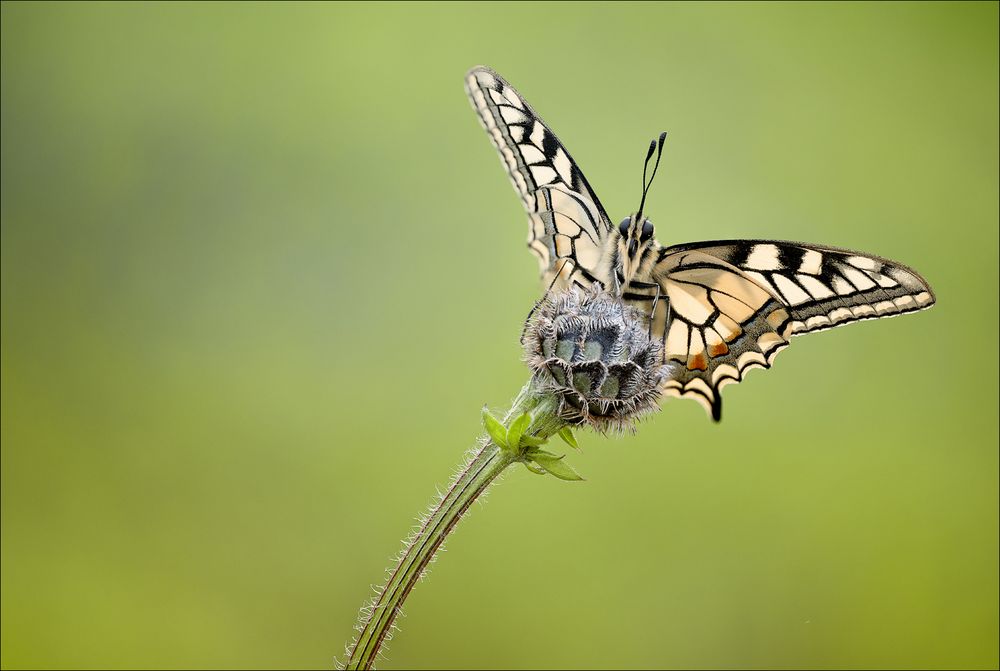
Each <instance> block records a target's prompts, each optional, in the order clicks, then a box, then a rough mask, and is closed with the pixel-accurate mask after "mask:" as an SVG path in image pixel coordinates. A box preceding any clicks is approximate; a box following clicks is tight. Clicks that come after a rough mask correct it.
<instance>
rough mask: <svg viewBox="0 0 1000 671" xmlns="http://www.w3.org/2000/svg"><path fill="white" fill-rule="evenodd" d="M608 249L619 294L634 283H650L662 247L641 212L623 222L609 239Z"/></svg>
mask: <svg viewBox="0 0 1000 671" xmlns="http://www.w3.org/2000/svg"><path fill="white" fill-rule="evenodd" d="M607 247H608V249H607V251H606V254H607V260H608V263H609V267H610V268H611V271H612V272H611V273H610V274H611V286H612V287H614V288H616V289H617V292H618V293H619V294H622V293H625V292H626V291H627V290H628V288H629V285H630V284H633V283H640V284H643V283H648V282H649V281H650V279H651V270H652V266H653V265H654V264H655V263H656V258H657V255H658V254H657V252H658V250H659V247H660V245H659V244H658V243H657V242H656V240H655V239H654V238H653V223H652V222H651V221H650V220H649V218H648V217H643V216H642V215H641V214H638V213H637V214H632V215H631V216H628V217H626V218H625V219H623V220H622V222H621V224H619V225H618V228H617V229H616V230H615V231H614V232H613V233H612V234H611V235H610V236H608V241H607Z"/></svg>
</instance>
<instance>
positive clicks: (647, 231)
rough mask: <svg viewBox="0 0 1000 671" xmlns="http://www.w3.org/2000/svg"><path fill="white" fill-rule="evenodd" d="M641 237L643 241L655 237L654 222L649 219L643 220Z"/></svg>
mask: <svg viewBox="0 0 1000 671" xmlns="http://www.w3.org/2000/svg"><path fill="white" fill-rule="evenodd" d="M639 237H640V238H642V241H643V242H645V241H646V240H649V239H650V238H651V237H653V222H651V221H650V220H649V219H647V220H646V221H644V222H642V233H641V234H640V236H639Z"/></svg>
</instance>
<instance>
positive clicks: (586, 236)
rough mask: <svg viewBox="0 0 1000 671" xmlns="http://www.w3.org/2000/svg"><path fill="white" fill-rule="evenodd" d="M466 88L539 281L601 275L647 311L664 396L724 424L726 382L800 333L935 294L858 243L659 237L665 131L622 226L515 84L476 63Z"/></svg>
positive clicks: (589, 282) (763, 362)
mask: <svg viewBox="0 0 1000 671" xmlns="http://www.w3.org/2000/svg"><path fill="white" fill-rule="evenodd" d="M465 88H466V93H467V94H468V96H469V99H470V100H471V102H472V106H473V108H474V109H475V110H476V112H477V113H478V115H479V119H480V121H481V122H482V125H483V127H484V128H485V129H486V132H487V134H488V135H489V136H490V139H491V140H492V141H493V145H494V146H495V147H496V149H497V152H498V153H499V154H500V160H501V162H502V163H503V165H504V167H505V168H506V170H507V174H508V176H509V177H510V180H511V182H512V183H513V185H514V190H515V191H516V192H517V194H518V196H520V198H521V202H522V204H523V205H524V208H525V210H526V211H527V214H528V248H529V249H530V250H531V251H532V252H533V253H534V254H535V255H536V256H537V257H538V262H539V265H540V268H541V273H542V278H543V281H544V282H545V283H547V284H548V286H549V288H550V289H555V290H560V289H566V288H569V287H571V286H578V287H583V288H589V287H592V286H593V285H595V284H600V285H601V287H603V288H604V289H606V290H608V291H611V292H612V293H614V294H616V295H617V296H618V297H620V298H621V300H623V301H625V302H626V303H628V304H630V305H632V306H634V307H636V308H638V309H639V311H640V312H641V313H642V314H644V315H645V316H646V319H647V320H648V325H649V330H650V333H651V334H653V335H654V336H655V337H657V338H659V339H660V341H661V343H662V345H663V352H664V357H665V359H667V360H669V361H670V362H674V363H675V365H674V366H673V373H672V374H671V375H670V376H669V378H668V379H667V380H666V381H665V382H664V383H663V388H662V391H663V392H664V393H665V394H668V395H671V396H676V397H681V398H691V399H693V400H695V401H698V402H699V403H700V404H701V405H702V406H703V407H704V408H705V409H706V410H707V411H708V413H709V414H710V415H711V416H712V418H713V419H714V420H716V421H719V419H720V418H721V414H722V397H721V393H720V392H721V390H722V388H723V387H724V386H726V385H727V384H732V383H736V382H740V381H741V380H743V377H744V376H745V375H746V373H747V371H748V370H750V369H753V368H770V367H771V363H772V362H773V361H774V358H775V356H776V355H777V354H778V352H780V351H781V350H782V349H784V348H785V347H786V346H787V345H788V342H789V339H790V338H791V337H792V336H793V335H801V334H804V333H811V332H813V331H822V330H824V329H828V328H832V327H834V326H840V325H842V324H848V323H851V322H855V321H859V320H862V319H877V318H880V317H892V316H895V315H899V314H903V313H906V312H914V311H916V310H923V309H926V308H928V307H930V306H931V305H933V304H934V302H935V298H934V292H933V290H932V289H931V288H930V286H929V285H928V284H927V282H926V281H925V280H924V279H923V278H922V277H921V276H920V275H919V274H918V273H917V272H916V271H914V270H912V269H910V268H908V267H906V266H904V265H902V264H900V263H897V262H895V261H890V260H889V259H884V258H882V257H879V256H874V255H872V254H865V253H862V252H855V251H851V250H848V249H839V248H836V247H827V246H822V245H812V244H804V243H800V242H786V241H780V240H717V241H712V242H694V243H687V244H681V245H673V246H670V247H664V246H662V245H661V244H660V243H659V242H657V240H656V238H655V237H654V227H653V223H652V222H651V221H650V219H649V218H648V217H646V216H644V214H643V207H644V205H645V201H646V193H647V192H648V190H649V186H650V184H651V183H652V180H653V177H655V175H656V169H657V168H658V167H659V162H660V156H661V155H662V152H663V142H664V139H665V137H666V133H662V134H660V136H659V138H658V140H654V141H653V142H651V143H650V146H649V150H648V152H647V154H646V164H645V167H644V168H643V192H642V200H641V202H640V205H639V208H638V210H636V212H634V213H632V214H631V215H629V216H627V217H625V218H624V219H622V221H621V222H620V223H619V224H618V225H614V224H613V223H612V221H611V219H610V217H608V213H607V211H606V210H605V209H604V206H603V205H601V201H600V200H599V199H598V197H597V194H596V193H595V192H594V189H593V188H592V187H591V186H590V183H589V182H588V181H587V178H586V177H584V175H583V172H581V170H580V167H579V166H578V165H577V164H576V162H575V161H574V160H573V157H572V156H570V153H569V152H568V151H567V150H566V148H565V147H564V146H563V144H562V143H561V142H560V141H559V139H558V138H557V137H556V135H555V133H553V132H552V130H551V129H550V128H549V127H548V126H547V125H546V124H545V122H543V121H542V119H541V118H540V117H539V116H538V114H536V113H535V111H534V110H533V109H532V108H531V106H530V105H528V103H527V102H526V101H525V100H524V98H522V97H521V96H520V94H518V92H517V91H516V90H514V88H513V87H512V86H511V85H510V84H508V83H507V82H506V81H505V80H504V79H503V78H502V77H501V76H500V75H499V74H497V73H496V72H495V71H493V70H491V69H490V68H487V67H483V66H480V67H476V68H473V69H472V70H470V71H469V73H468V74H467V75H466V80H465ZM654 150H656V151H657V156H656V163H655V164H654V167H653V173H652V176H651V177H650V179H649V181H648V182H647V180H646V168H647V167H648V166H649V162H650V160H651V158H652V155H653V152H654Z"/></svg>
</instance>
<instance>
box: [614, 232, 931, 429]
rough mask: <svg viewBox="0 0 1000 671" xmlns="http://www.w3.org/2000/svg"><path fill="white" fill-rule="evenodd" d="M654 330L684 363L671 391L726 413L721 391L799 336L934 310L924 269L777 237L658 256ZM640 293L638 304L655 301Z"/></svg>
mask: <svg viewBox="0 0 1000 671" xmlns="http://www.w3.org/2000/svg"><path fill="white" fill-rule="evenodd" d="M651 274H652V278H651V279H652V282H653V283H655V285H656V286H658V287H659V289H658V292H659V294H660V295H661V296H662V297H663V298H665V299H666V300H661V301H658V302H657V303H658V304H657V308H656V314H655V315H654V318H653V331H654V332H655V333H657V334H658V335H659V336H660V337H661V338H662V341H663V345H664V353H665V357H666V358H667V359H668V360H669V361H673V362H675V363H676V366H675V369H674V373H673V374H672V375H671V378H670V379H669V380H668V381H666V383H665V385H664V391H665V393H668V394H670V395H673V396H679V397H682V398H692V399H694V400H696V401H698V402H699V403H701V404H702V405H703V406H704V407H705V408H706V410H708V412H709V413H711V415H712V417H713V418H714V419H716V420H718V419H719V418H720V416H721V411H722V401H721V396H720V390H721V389H722V388H723V387H724V386H725V385H727V384H732V383H734V382H740V381H741V380H742V379H743V377H744V375H745V374H746V372H747V371H748V370H750V369H752V368H770V366H771V363H772V362H773V361H774V357H775V356H776V355H777V353H778V352H780V351H781V350H782V349H783V348H784V347H785V346H787V345H788V341H789V339H790V338H791V337H792V336H793V335H802V334H805V333H811V332H813V331H821V330H824V329H829V328H833V327H835V326H841V325H843V324H849V323H851V322H855V321H859V320H863V319H878V318H880V317H892V316H895V315H899V314H904V313H907V312H914V311H916V310H922V309H925V308H928V307H930V306H931V305H933V304H934V300H935V298H934V292H933V291H932V290H931V288H930V286H929V285H928V284H927V282H926V280H924V279H923V278H922V277H921V276H920V275H919V274H918V273H917V272H916V271H914V270H912V269H910V268H907V267H906V266H904V265H902V264H900V263H896V262H895V261H890V260H888V259H884V258H881V257H878V256H872V255H870V254H864V253H861V252H855V251H851V250H847V249H838V248H834V247H822V246H817V245H808V244H803V243H798V242H783V241H773V240H724V241H717V242H702V243H693V244H685V245H676V246H674V247H668V248H665V249H662V250H660V252H659V259H658V262H657V263H656V265H655V266H654V267H653V269H652V272H651ZM650 294H651V292H650V291H649V290H646V291H645V292H642V295H640V294H637V293H632V294H630V295H629V296H628V298H629V299H630V300H631V301H633V302H645V304H646V305H649V303H650V302H651V301H652V298H651V296H650Z"/></svg>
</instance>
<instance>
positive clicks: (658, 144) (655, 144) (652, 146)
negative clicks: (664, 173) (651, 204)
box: [635, 131, 667, 223]
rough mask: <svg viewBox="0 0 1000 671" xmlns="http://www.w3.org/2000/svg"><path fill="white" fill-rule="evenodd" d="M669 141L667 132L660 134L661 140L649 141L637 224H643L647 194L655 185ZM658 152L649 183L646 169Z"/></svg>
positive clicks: (643, 167)
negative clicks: (666, 143) (664, 148)
mask: <svg viewBox="0 0 1000 671" xmlns="http://www.w3.org/2000/svg"><path fill="white" fill-rule="evenodd" d="M666 139H667V133H666V131H664V132H662V133H660V138H659V140H650V141H649V151H647V152H646V162H645V163H644V164H643V166H642V200H641V201H640V202H639V211H638V212H636V215H635V218H636V222H637V223H641V222H642V210H643V208H644V207H645V206H646V194H647V193H648V192H649V187H650V186H652V184H653V179H654V178H655V177H656V169H657V168H659V167H660V157H661V156H663V141H664V140H666ZM654 150H655V151H656V163H654V164H653V174H652V175H650V177H649V181H648V182H647V181H646V168H648V167H649V159H651V158H653V151H654Z"/></svg>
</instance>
